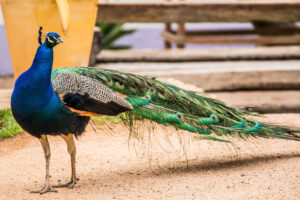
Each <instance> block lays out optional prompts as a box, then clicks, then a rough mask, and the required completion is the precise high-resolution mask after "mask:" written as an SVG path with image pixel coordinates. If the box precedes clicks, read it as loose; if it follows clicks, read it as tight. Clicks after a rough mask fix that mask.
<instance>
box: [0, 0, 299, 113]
mask: <svg viewBox="0 0 300 200" xmlns="http://www.w3.org/2000/svg"><path fill="white" fill-rule="evenodd" d="M299 9H300V1H293V0H292V1H280V0H266V1H253V0H222V1H221V0H209V1H205V0H173V1H171V0H107V1H104V0H103V1H99V4H98V14H97V19H96V25H95V31H94V37H93V45H92V48H91V55H90V61H89V65H90V66H94V67H105V68H110V69H116V70H121V71H125V72H131V73H136V74H141V75H147V76H151V77H156V78H158V79H160V80H162V81H166V82H170V83H172V84H175V85H178V86H180V87H184V88H186V89H189V90H196V91H205V92H207V93H208V94H209V95H211V96H212V97H216V98H219V99H221V100H223V101H225V102H227V103H230V104H232V105H235V106H239V107H242V108H247V109H250V110H251V109H252V110H253V111H258V112H262V113H282V112H285V113H286V112H292V113H295V112H300V103H299V99H300V92H299V89H300V78H299V77H300V76H299V75H300V61H299V58H300V48H299V44H300V35H299V33H300V31H299V23H298V22H299V21H300V14H299V13H300V12H299ZM0 51H1V52H0V63H1V67H0V85H1V88H2V89H10V88H12V87H13V83H14V79H13V70H12V62H11V59H10V53H9V47H8V42H7V37H6V33H5V26H4V20H3V16H2V14H1V13H0ZM28 67H29V66H28Z"/></svg>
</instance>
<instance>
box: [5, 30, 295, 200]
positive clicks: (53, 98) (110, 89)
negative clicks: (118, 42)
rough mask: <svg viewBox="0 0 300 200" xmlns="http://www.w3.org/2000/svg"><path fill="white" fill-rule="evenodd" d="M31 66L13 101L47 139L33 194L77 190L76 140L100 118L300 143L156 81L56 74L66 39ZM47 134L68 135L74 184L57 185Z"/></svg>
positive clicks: (54, 38) (203, 134)
mask: <svg viewBox="0 0 300 200" xmlns="http://www.w3.org/2000/svg"><path fill="white" fill-rule="evenodd" d="M38 41H39V44H40V45H39V47H38V49H37V52H36V55H35V57H34V60H33V63H32V65H31V67H30V68H29V69H28V70H27V71H25V72H24V73H22V74H21V75H20V76H19V77H18V79H17V80H16V83H15V87H14V90H13V94H12V98H11V108H12V114H13V116H14V118H15V119H16V121H17V122H18V124H19V125H20V126H21V127H22V128H23V129H24V130H25V131H27V132H28V133H29V134H31V135H32V136H34V137H36V138H38V139H39V141H40V143H41V145H42V148H43V151H44V155H45V160H46V179H45V185H44V187H43V188H42V189H41V190H38V191H32V192H33V193H40V194H44V193H46V192H57V191H56V189H55V188H57V187H69V188H73V187H74V185H75V184H76V182H77V181H78V179H77V177H76V164H75V160H76V147H75V143H74V136H75V137H76V138H77V137H78V136H80V135H81V134H82V133H83V132H84V130H85V128H86V126H87V124H88V123H89V120H90V118H91V117H92V116H101V115H108V116H116V115H118V114H120V113H122V118H123V120H124V122H126V123H125V124H127V125H129V126H132V124H133V122H135V121H136V120H150V121H153V122H156V123H158V124H161V125H162V126H166V127H169V126H172V127H175V128H176V129H182V130H186V131H189V132H192V133H194V134H196V135H197V136H198V137H199V138H201V139H205V140H213V141H218V142H230V141H229V140H227V139H224V138H228V137H224V136H239V137H242V138H247V137H250V136H253V137H264V138H282V139H291V140H298V141H299V140H300V137H299V135H297V131H298V130H296V129H294V128H289V127H282V126H276V125H272V124H267V123H259V122H257V121H255V120H253V117H252V116H253V115H255V114H253V113H251V112H248V111H246V110H242V109H238V108H235V107H232V106H229V105H226V104H225V103H223V102H221V101H219V100H216V99H213V98H209V97H207V96H206V95H205V94H199V93H195V92H192V91H186V90H183V89H181V88H178V87H175V86H173V85H170V84H167V83H164V82H161V81H159V80H156V79H155V78H149V77H145V76H139V75H134V74H130V73H124V72H120V71H114V70H108V69H102V68H93V67H73V68H61V69H56V70H52V64H53V48H54V47H55V46H56V45H58V44H60V43H63V40H62V39H61V38H60V36H59V34H57V33H54V32H49V33H47V34H46V37H45V40H44V41H43V42H42V39H41V29H40V30H39V37H38ZM47 135H53V136H61V137H62V138H63V139H64V140H65V142H66V144H67V149H68V152H69V154H70V157H71V170H72V175H71V180H70V181H69V182H67V183H65V184H59V185H56V186H51V185H50V183H49V177H50V175H49V165H50V164H49V162H50V156H51V154H50V147H49V142H48V139H47Z"/></svg>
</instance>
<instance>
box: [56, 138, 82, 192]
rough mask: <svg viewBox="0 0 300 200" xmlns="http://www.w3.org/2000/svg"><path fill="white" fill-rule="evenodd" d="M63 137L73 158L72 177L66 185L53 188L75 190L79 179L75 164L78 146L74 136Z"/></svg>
mask: <svg viewBox="0 0 300 200" xmlns="http://www.w3.org/2000/svg"><path fill="white" fill-rule="evenodd" d="M61 137H62V138H63V139H64V140H65V142H66V143H67V146H68V152H69V154H70V156H71V168H72V176H71V180H70V181H69V182H68V183H65V184H59V185H55V186H53V187H56V188H58V187H68V188H71V189H72V188H73V187H74V185H75V184H76V181H77V178H76V163H75V159H76V146H75V143H74V138H73V134H70V133H69V134H68V135H63V134H62V135H61Z"/></svg>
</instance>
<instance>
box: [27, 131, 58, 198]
mask: <svg viewBox="0 0 300 200" xmlns="http://www.w3.org/2000/svg"><path fill="white" fill-rule="evenodd" d="M39 140H40V142H41V144H42V147H43V150H44V153H45V159H46V181H45V186H44V188H43V189H41V190H37V191H31V193H40V194H44V193H46V192H57V191H56V190H55V189H54V188H53V187H51V186H50V184H49V178H50V175H49V163H50V156H51V154H50V146H49V142H48V138H47V135H41V137H40V138H39Z"/></svg>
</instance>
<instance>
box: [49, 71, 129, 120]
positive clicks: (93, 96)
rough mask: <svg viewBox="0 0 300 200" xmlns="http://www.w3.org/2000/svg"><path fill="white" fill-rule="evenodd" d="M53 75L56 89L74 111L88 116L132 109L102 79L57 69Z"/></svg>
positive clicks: (112, 113)
mask: <svg viewBox="0 0 300 200" xmlns="http://www.w3.org/2000/svg"><path fill="white" fill-rule="evenodd" d="M54 74H55V75H54V76H52V84H53V89H54V91H55V92H56V93H57V94H58V96H59V97H60V98H61V100H62V101H63V103H65V105H66V106H68V107H69V108H70V109H71V110H72V111H74V112H77V113H79V114H80V115H86V116H97V115H112V116H113V115H118V114H119V113H122V112H125V111H129V110H132V106H131V104H130V103H128V101H126V100H124V99H123V97H122V96H121V95H120V94H119V93H117V92H115V91H113V90H111V89H110V88H108V87H107V86H106V85H104V84H103V83H102V82H101V81H99V80H96V79H93V78H90V77H88V76H83V75H80V74H76V73H64V71H63V70H62V71H60V70H56V71H55V73H54Z"/></svg>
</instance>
